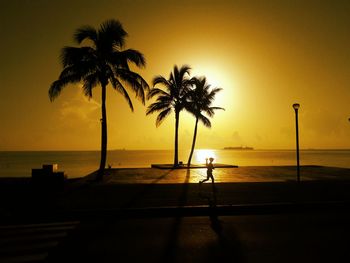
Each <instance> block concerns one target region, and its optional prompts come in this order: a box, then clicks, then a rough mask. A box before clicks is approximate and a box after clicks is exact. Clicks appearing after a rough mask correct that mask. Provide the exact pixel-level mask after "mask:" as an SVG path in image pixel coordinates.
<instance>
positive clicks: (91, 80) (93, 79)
mask: <svg viewBox="0 0 350 263" xmlns="http://www.w3.org/2000/svg"><path fill="white" fill-rule="evenodd" d="M98 84H99V78H98V75H97V74H90V75H89V76H86V77H85V78H84V84H83V91H84V95H85V96H87V97H88V98H91V97H92V89H93V88H94V87H96V86H97V85H98Z"/></svg>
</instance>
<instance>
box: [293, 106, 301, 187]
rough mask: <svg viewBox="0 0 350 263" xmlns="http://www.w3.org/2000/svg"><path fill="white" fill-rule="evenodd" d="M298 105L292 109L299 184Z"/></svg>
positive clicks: (298, 180)
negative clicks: (293, 112)
mask: <svg viewBox="0 0 350 263" xmlns="http://www.w3.org/2000/svg"><path fill="white" fill-rule="evenodd" d="M299 107H300V104H298V103H294V104H293V109H294V111H295V130H296V143H297V182H298V183H300V164H299V126H298V110H299Z"/></svg>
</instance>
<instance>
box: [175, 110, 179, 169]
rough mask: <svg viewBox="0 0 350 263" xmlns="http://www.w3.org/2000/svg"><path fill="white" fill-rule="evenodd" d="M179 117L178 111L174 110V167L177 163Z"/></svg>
mask: <svg viewBox="0 0 350 263" xmlns="http://www.w3.org/2000/svg"><path fill="white" fill-rule="evenodd" d="M179 117H180V112H179V111H177V110H176V112H175V153H174V167H176V166H177V165H178V164H179V157H178V151H179V148H178V134H179Z"/></svg>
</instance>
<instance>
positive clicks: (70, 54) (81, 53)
mask: <svg viewBox="0 0 350 263" xmlns="http://www.w3.org/2000/svg"><path fill="white" fill-rule="evenodd" d="M60 60H61V63H62V65H63V67H67V66H70V65H76V64H77V63H82V62H88V61H91V62H96V54H95V50H94V49H93V48H91V47H64V48H62V50H61V54H60Z"/></svg>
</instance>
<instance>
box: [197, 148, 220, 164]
mask: <svg viewBox="0 0 350 263" xmlns="http://www.w3.org/2000/svg"><path fill="white" fill-rule="evenodd" d="M210 157H212V158H214V162H215V161H216V155H215V152H214V151H213V150H210V149H200V150H196V151H195V152H194V158H195V160H196V162H197V163H205V159H206V158H210Z"/></svg>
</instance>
